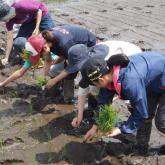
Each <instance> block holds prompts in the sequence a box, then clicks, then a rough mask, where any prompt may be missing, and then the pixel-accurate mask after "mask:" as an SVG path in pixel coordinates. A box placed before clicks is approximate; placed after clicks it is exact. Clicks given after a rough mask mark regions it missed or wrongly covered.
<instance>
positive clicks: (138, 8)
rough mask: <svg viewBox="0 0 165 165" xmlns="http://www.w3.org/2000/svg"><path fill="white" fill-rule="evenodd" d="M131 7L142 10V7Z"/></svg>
mask: <svg viewBox="0 0 165 165" xmlns="http://www.w3.org/2000/svg"><path fill="white" fill-rule="evenodd" d="M133 8H134V9H136V10H142V8H140V7H137V6H135V7H133Z"/></svg>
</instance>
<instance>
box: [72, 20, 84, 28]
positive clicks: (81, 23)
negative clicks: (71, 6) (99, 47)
mask: <svg viewBox="0 0 165 165" xmlns="http://www.w3.org/2000/svg"><path fill="white" fill-rule="evenodd" d="M70 21H71V22H73V23H75V24H78V25H84V26H85V23H84V22H80V21H79V20H76V19H75V18H71V19H70Z"/></svg>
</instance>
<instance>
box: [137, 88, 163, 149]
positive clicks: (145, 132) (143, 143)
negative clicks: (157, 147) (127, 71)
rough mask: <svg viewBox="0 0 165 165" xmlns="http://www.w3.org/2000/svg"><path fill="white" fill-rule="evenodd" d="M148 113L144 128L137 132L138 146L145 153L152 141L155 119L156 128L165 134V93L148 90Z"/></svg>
mask: <svg viewBox="0 0 165 165" xmlns="http://www.w3.org/2000/svg"><path fill="white" fill-rule="evenodd" d="M147 100H148V113H149V118H148V119H147V120H146V121H145V123H144V125H143V127H142V128H140V129H139V130H138V132H137V136H136V138H137V145H138V147H139V148H142V150H143V151H144V152H145V150H147V149H148V143H149V140H150V135H151V129H152V119H153V118H154V117H155V126H156V128H157V129H158V130H159V131H160V132H161V133H164V134H165V93H164V94H157V93H154V92H152V91H151V90H150V89H147Z"/></svg>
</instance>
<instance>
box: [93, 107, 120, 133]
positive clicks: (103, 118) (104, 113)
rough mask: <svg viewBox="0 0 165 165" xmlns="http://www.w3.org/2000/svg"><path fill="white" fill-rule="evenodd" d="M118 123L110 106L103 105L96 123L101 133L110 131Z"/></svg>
mask: <svg viewBox="0 0 165 165" xmlns="http://www.w3.org/2000/svg"><path fill="white" fill-rule="evenodd" d="M117 121H118V114H117V111H116V109H115V108H114V107H113V106H112V105H104V106H102V107H101V110H100V112H99V116H98V119H97V121H96V123H97V125H98V128H99V129H100V131H101V132H105V133H106V132H108V131H111V130H112V128H113V127H115V125H116V123H117Z"/></svg>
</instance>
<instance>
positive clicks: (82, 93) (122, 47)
mask: <svg viewBox="0 0 165 165" xmlns="http://www.w3.org/2000/svg"><path fill="white" fill-rule="evenodd" d="M103 46H104V47H105V48H104V49H103V48H101V47H103ZM75 47H76V46H75ZM74 49H75V48H72V50H74ZM99 49H100V50H99ZM140 52H141V49H140V47H138V46H137V45H135V44H132V43H130V42H126V41H120V40H119V41H118V40H110V41H105V42H100V43H99V44H97V45H96V46H94V47H93V48H92V49H91V50H90V51H89V54H90V56H89V55H88V56H87V55H84V56H83V57H82V59H80V61H81V63H82V62H83V61H84V62H85V61H86V60H88V59H89V57H91V55H92V56H96V57H97V56H99V57H100V58H102V59H105V60H108V59H109V58H110V57H111V56H112V55H117V54H119V53H124V54H125V55H127V56H130V55H134V54H137V53H140ZM76 54H78V55H79V56H80V54H83V51H82V50H80V49H79V50H78V49H77V51H75V53H74V56H76ZM84 54H85V53H84ZM74 56H73V55H71V56H70V59H71V58H72V59H74ZM68 61H70V60H68ZM81 67H82V64H81V65H80V67H79V70H80V69H81ZM98 91H99V88H96V87H94V86H93V85H90V86H88V85H87V86H86V87H84V88H81V86H80V87H79V92H78V105H77V109H78V115H77V116H76V117H75V118H74V119H73V121H72V126H73V127H79V126H80V124H81V122H82V120H83V118H84V107H85V102H86V97H87V96H88V109H87V111H85V112H86V113H87V114H88V113H90V112H91V111H92V110H93V109H95V108H96V107H97V100H96V97H97V94H98ZM92 113H93V112H92Z"/></svg>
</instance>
